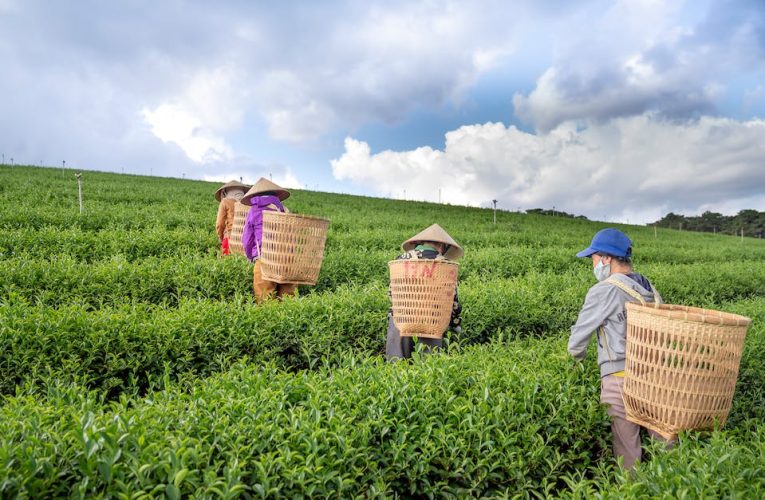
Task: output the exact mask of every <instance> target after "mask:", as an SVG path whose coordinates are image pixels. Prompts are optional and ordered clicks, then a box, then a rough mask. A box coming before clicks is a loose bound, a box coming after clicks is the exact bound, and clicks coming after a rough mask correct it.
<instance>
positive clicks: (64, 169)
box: [61, 160, 66, 177]
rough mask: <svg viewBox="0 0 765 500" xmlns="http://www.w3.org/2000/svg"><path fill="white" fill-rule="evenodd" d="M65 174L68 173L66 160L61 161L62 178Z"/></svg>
mask: <svg viewBox="0 0 765 500" xmlns="http://www.w3.org/2000/svg"><path fill="white" fill-rule="evenodd" d="M64 172H66V160H61V177H63V176H64Z"/></svg>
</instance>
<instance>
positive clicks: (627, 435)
mask: <svg viewBox="0 0 765 500" xmlns="http://www.w3.org/2000/svg"><path fill="white" fill-rule="evenodd" d="M623 388H624V377H617V376H616V375H606V376H605V377H603V378H602V379H600V402H601V403H602V404H605V405H608V415H609V416H610V417H611V433H612V434H613V437H614V456H616V458H619V457H622V458H623V459H624V468H625V469H632V467H634V465H635V462H639V461H640V457H641V455H642V449H641V447H640V426H639V425H638V424H635V423H632V422H630V421H629V420H627V415H626V413H625V410H624V397H623V396H622V391H623ZM648 434H650V436H651V437H652V438H654V439H658V440H660V441H663V442H664V443H666V445H667V448H671V447H672V446H673V445H674V442H669V441H667V440H666V439H664V438H663V437H661V435H660V434H658V433H656V432H654V431H652V430H650V429H648Z"/></svg>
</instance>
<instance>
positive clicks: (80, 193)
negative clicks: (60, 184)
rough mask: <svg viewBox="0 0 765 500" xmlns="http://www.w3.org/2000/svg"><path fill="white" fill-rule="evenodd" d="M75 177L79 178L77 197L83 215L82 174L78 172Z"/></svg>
mask: <svg viewBox="0 0 765 500" xmlns="http://www.w3.org/2000/svg"><path fill="white" fill-rule="evenodd" d="M74 176H75V177H77V195H78V198H79V199H80V213H82V174H81V173H80V172H77V173H76V174H74Z"/></svg>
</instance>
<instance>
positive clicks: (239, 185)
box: [215, 181, 250, 201]
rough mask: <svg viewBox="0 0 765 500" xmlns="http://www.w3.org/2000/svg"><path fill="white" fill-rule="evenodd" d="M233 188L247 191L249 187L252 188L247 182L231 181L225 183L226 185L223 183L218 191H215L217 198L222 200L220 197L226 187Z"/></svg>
mask: <svg viewBox="0 0 765 500" xmlns="http://www.w3.org/2000/svg"><path fill="white" fill-rule="evenodd" d="M231 188H239V189H241V190H243V191H247V190H248V189H250V186H248V185H247V184H242V183H241V182H239V181H229V182H227V183H225V184H224V185H222V186H221V187H219V188H218V190H217V191H215V199H216V200H218V201H220V197H221V195H222V194H223V191H224V190H226V189H231Z"/></svg>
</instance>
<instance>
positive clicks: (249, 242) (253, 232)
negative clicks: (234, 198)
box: [242, 196, 284, 261]
mask: <svg viewBox="0 0 765 500" xmlns="http://www.w3.org/2000/svg"><path fill="white" fill-rule="evenodd" d="M269 205H274V206H276V208H278V209H279V211H280V212H284V205H282V202H281V201H279V198H277V197H276V196H254V197H253V198H252V208H251V209H250V211H249V212H248V213H247V219H246V220H245V221H244V231H242V245H243V246H244V253H245V255H247V259H248V260H250V261H253V260H255V259H256V258H257V257H258V253H259V252H258V249H259V248H260V246H261V245H262V244H263V210H273V208H266V207H268V206H269ZM256 242H257V243H256Z"/></svg>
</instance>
